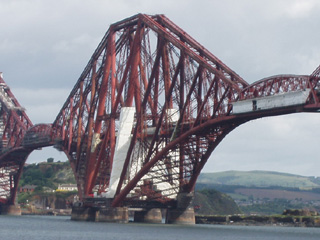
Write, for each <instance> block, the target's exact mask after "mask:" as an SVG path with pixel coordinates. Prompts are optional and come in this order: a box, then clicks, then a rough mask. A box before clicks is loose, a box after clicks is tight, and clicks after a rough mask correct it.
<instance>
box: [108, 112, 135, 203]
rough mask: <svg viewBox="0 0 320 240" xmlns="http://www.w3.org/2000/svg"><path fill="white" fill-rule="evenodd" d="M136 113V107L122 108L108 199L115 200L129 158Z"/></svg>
mask: <svg viewBox="0 0 320 240" xmlns="http://www.w3.org/2000/svg"><path fill="white" fill-rule="evenodd" d="M134 113H135V107H123V108H121V112H120V126H119V131H118V136H117V141H116V148H115V154H114V158H113V165H112V171H111V176H110V184H109V189H108V191H107V193H106V197H107V198H113V197H114V195H115V193H116V190H117V187H118V183H119V180H120V175H121V172H122V169H123V164H124V161H125V159H126V157H127V152H128V149H129V145H130V140H131V132H132V127H133V123H134Z"/></svg>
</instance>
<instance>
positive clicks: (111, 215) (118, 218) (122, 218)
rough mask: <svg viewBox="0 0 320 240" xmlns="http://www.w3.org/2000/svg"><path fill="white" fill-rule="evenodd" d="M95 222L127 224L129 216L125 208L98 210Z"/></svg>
mask: <svg viewBox="0 0 320 240" xmlns="http://www.w3.org/2000/svg"><path fill="white" fill-rule="evenodd" d="M96 221H97V222H116V223H128V222H129V214H128V208H127V207H115V208H113V207H107V208H100V209H99V211H98V212H97V218H96Z"/></svg>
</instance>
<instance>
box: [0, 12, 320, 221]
mask: <svg viewBox="0 0 320 240" xmlns="http://www.w3.org/2000/svg"><path fill="white" fill-rule="evenodd" d="M319 77H320V68H319V67H318V68H317V69H316V70H315V71H314V72H313V73H312V74H311V75H278V76H273V77H269V78H265V79H262V80H260V81H257V82H255V83H253V84H248V83H247V82H246V81H245V80H243V79H242V78H241V77H240V76H239V75H238V74H236V73H235V72H234V71H233V70H231V69H230V68H229V67H228V66H226V65H225V64H224V63H223V62H222V61H221V60H219V59H218V58H217V57H216V56H214V55H213V54H212V53H210V52H209V51H208V50H207V49H205V48H204V47H203V46H202V45H201V44H199V43H198V42H197V41H196V40H194V39H193V38H192V37H191V36H190V35H188V34H187V33H186V32H185V31H183V30H182V29H181V28H179V27H178V26H177V25H175V24H174V23H172V22H171V21H170V20H169V19H168V18H166V17H165V16H164V15H154V16H150V15H145V14H138V15H135V16H133V17H130V18H127V19H124V20H122V21H120V22H117V23H115V24H112V25H111V26H110V28H109V29H108V31H107V32H106V34H105V36H104V37H103V39H102V41H101V42H100V44H99V45H98V47H97V49H96V50H95V52H94V53H93V55H92V57H91V59H90V60H89V62H88V64H87V66H86V67H85V69H84V71H83V72H82V74H81V75H80V77H79V79H78V81H77V82H76V84H75V86H74V88H73V89H72V91H71V93H70V95H69V96H68V98H67V100H66V102H65V103H64V105H63V106H62V108H61V110H60V112H59V113H58V115H57V117H56V119H55V120H54V122H53V123H52V124H49V125H48V124H39V125H35V126H33V125H32V123H31V121H30V120H29V119H28V117H27V116H26V114H25V113H24V111H23V109H22V108H21V106H20V105H19V103H18V102H17V101H16V99H15V98H14V97H13V95H12V93H11V92H10V90H9V88H8V87H7V86H6V85H5V83H4V81H3V79H2V77H1V78H0V84H2V85H3V86H5V87H4V88H2V89H0V103H1V110H0V111H1V114H0V140H1V144H2V145H1V146H0V149H1V154H0V202H1V203H2V204H7V205H13V204H14V198H15V194H16V191H17V183H18V181H19V177H20V175H21V169H22V166H23V165H24V162H25V160H26V158H27V156H28V155H29V153H30V152H31V151H32V150H34V149H36V148H38V147H42V146H51V145H54V146H55V147H56V148H57V149H59V150H61V151H63V152H65V154H66V155H67V157H68V159H69V161H70V164H71V167H72V169H73V172H74V175H75V178H76V181H77V185H78V189H79V197H80V199H81V206H80V205H79V206H77V207H74V209H73V217H72V218H73V219H78V220H96V221H118V222H126V221H128V212H127V208H128V207H131V208H136V209H137V208H139V209H143V211H140V212H139V213H137V214H136V217H137V219H139V220H141V221H150V222H155V221H156V222H157V221H160V220H161V215H160V210H159V208H166V209H167V216H166V221H167V222H168V223H194V213H193V210H192V208H190V206H191V203H192V199H193V191H194V186H195V183H196V180H197V177H198V176H199V174H200V172H201V170H202V168H203V167H204V165H205V163H206V162H207V160H208V158H209V157H210V155H211V153H212V152H213V151H214V150H215V148H216V147H217V146H218V144H219V143H220V142H221V141H222V140H223V139H224V137H225V136H226V135H227V134H228V133H230V132H231V131H232V130H233V129H235V128H236V127H238V126H239V125H241V124H244V123H246V122H248V121H250V120H253V119H256V118H261V117H266V116H275V115H281V114H290V113H295V112H318V111H319V109H320V103H319V95H320V94H319V93H320V89H319V88H320V82H319V80H320V78H319ZM2 85H1V86H2ZM159 216H160V217H159Z"/></svg>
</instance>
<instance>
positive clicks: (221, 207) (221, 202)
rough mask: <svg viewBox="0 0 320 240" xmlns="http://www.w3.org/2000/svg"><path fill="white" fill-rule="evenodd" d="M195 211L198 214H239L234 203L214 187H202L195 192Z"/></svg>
mask: <svg viewBox="0 0 320 240" xmlns="http://www.w3.org/2000/svg"><path fill="white" fill-rule="evenodd" d="M194 206H195V212H196V213H197V214H198V215H228V214H239V213H241V211H240V210H239V208H238V206H237V205H236V203H235V202H234V201H233V200H232V198H231V197H229V196H228V195H226V194H223V193H221V192H218V191H216V190H214V189H202V190H200V191H197V192H196V193H195V199H194Z"/></svg>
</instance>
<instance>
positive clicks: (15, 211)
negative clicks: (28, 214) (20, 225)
mask: <svg viewBox="0 0 320 240" xmlns="http://www.w3.org/2000/svg"><path fill="white" fill-rule="evenodd" d="M0 213H1V215H12V216H19V215H21V208H20V205H1V208H0Z"/></svg>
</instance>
